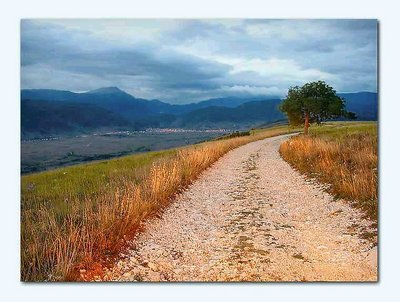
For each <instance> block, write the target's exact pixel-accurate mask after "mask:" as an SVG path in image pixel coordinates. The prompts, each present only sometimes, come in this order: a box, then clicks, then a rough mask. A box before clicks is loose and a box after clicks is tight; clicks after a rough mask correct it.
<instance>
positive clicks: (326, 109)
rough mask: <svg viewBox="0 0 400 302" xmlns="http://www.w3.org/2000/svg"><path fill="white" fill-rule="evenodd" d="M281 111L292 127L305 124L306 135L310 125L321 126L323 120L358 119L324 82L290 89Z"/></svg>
mask: <svg viewBox="0 0 400 302" xmlns="http://www.w3.org/2000/svg"><path fill="white" fill-rule="evenodd" d="M279 109H280V110H281V111H283V112H285V113H286V115H287V117H288V119H289V123H290V124H291V125H294V126H297V125H301V124H304V134H306V135H307V134H308V127H310V123H317V124H320V123H321V122H322V121H323V120H328V119H334V118H339V117H345V118H349V119H355V118H356V115H355V114H354V113H353V112H348V111H346V110H345V101H344V99H343V98H341V97H339V96H338V95H337V94H336V91H335V90H334V89H333V88H332V87H331V86H329V85H328V84H326V83H325V82H324V81H317V82H310V83H307V84H305V85H304V86H302V87H299V86H295V87H291V88H289V91H288V95H287V97H286V99H284V100H283V102H282V104H281V105H280V108H279Z"/></svg>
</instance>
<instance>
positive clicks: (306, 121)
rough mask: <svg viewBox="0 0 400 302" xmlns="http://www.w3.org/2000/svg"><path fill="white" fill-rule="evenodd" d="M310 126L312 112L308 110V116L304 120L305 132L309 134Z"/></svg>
mask: <svg viewBox="0 0 400 302" xmlns="http://www.w3.org/2000/svg"><path fill="white" fill-rule="evenodd" d="M308 127H310V113H309V112H306V118H305V121H304V134H305V135H308Z"/></svg>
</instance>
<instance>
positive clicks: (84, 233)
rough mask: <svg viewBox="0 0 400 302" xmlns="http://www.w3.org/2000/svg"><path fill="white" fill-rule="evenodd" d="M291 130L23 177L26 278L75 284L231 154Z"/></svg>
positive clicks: (23, 263) (256, 133)
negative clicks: (81, 272) (177, 196)
mask: <svg viewBox="0 0 400 302" xmlns="http://www.w3.org/2000/svg"><path fill="white" fill-rule="evenodd" d="M288 132H289V128H288V127H287V126H278V127H273V128H270V129H264V130H256V131H252V132H251V135H248V136H241V137H234V138H230V139H224V140H219V141H210V142H205V143H201V144H197V145H192V146H189V147H183V148H179V149H171V150H166V151H160V152H149V153H145V154H138V155H131V156H126V157H122V158H118V159H112V160H108V161H101V162H95V163H89V164H84V165H78V166H72V167H66V168H61V169H56V170H53V171H48V172H41V173H36V174H31V175H26V176H23V177H22V180H21V280H23V281H40V280H52V281H65V280H74V279H76V278H77V277H78V276H79V274H75V273H76V271H77V270H79V269H86V268H88V267H90V265H91V264H92V263H94V262H95V261H98V260H99V259H104V258H107V257H111V256H112V255H115V254H116V253H117V252H118V251H119V250H120V249H121V247H123V246H124V244H125V243H126V241H127V240H129V239H130V238H132V236H133V235H134V234H135V232H136V231H137V230H138V228H139V226H140V223H141V222H142V221H143V220H144V219H145V218H146V217H149V216H151V215H154V214H156V213H157V212H158V211H159V210H160V209H162V208H163V207H164V206H166V205H167V204H168V203H169V202H170V201H171V199H172V198H173V197H174V196H175V195H176V194H178V193H179V192H180V191H181V190H182V189H183V188H185V187H186V186H187V185H189V184H190V183H191V182H192V181H193V180H194V179H196V178H197V177H198V176H199V174H200V173H201V172H202V171H203V170H205V169H206V168H208V167H209V166H210V165H212V164H213V163H214V162H215V161H216V160H218V158H220V157H221V156H222V155H224V154H225V153H227V152H228V151H230V150H232V149H234V148H236V147H238V146H241V145H244V144H246V143H249V142H251V141H256V140H259V139H263V138H267V137H271V136H275V135H279V134H284V133H288Z"/></svg>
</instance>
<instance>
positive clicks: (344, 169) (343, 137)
mask: <svg viewBox="0 0 400 302" xmlns="http://www.w3.org/2000/svg"><path fill="white" fill-rule="evenodd" d="M377 136H378V135H377V124H376V122H363V123H360V122H346V123H345V122H342V123H329V124H326V125H324V126H321V127H318V126H315V127H312V128H310V136H309V137H305V136H303V135H300V136H298V137H294V138H292V139H290V140H289V141H287V142H285V143H283V144H282V145H281V147H280V153H281V155H282V157H283V158H284V159H285V160H286V161H287V162H289V163H290V164H291V165H292V166H294V167H295V168H296V169H298V170H299V171H300V172H302V173H305V174H307V175H309V176H311V177H315V178H316V179H318V180H319V181H322V182H324V183H327V184H330V189H329V191H330V192H331V193H333V194H335V195H336V196H338V197H340V198H344V199H346V200H350V201H352V202H353V204H354V205H355V206H357V207H360V208H362V209H363V210H364V211H365V212H366V214H367V215H368V216H369V217H370V218H371V219H373V220H377V210H378V184H377V182H378V170H377V165H378V137H377Z"/></svg>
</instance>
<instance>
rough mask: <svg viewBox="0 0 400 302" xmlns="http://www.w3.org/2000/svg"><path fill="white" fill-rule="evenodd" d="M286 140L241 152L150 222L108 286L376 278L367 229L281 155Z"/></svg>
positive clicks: (108, 275) (357, 214)
mask: <svg viewBox="0 0 400 302" xmlns="http://www.w3.org/2000/svg"><path fill="white" fill-rule="evenodd" d="M284 139H287V136H279V137H274V138H268V139H265V140H262V141H257V142H253V143H250V144H248V145H245V146H242V147H240V148H237V149H235V150H233V151H231V152H229V153H228V154H227V155H225V156H224V157H223V158H222V159H220V160H219V161H218V162H217V163H216V164H214V165H213V166H212V167H211V168H210V169H208V170H207V171H205V172H204V173H203V174H202V175H201V177H200V178H199V179H198V180H197V181H196V182H195V183H194V184H193V185H191V186H190V187H189V188H188V190H186V191H185V192H183V193H182V194H181V195H180V196H179V198H177V200H176V201H175V202H173V203H172V204H171V205H170V206H169V207H168V208H167V209H166V210H165V211H164V213H163V214H162V215H161V217H160V218H155V219H152V220H150V221H148V222H147V223H146V225H145V230H144V232H143V233H141V234H139V235H138V236H137V238H136V239H135V240H134V241H133V242H132V248H131V250H130V251H129V252H128V254H127V255H122V256H123V257H124V258H123V259H122V260H119V261H118V262H117V263H116V264H115V266H114V267H113V268H112V269H111V270H109V271H107V273H106V275H105V277H104V280H119V281H133V280H137V281H318V280H320V281H325V280H338V281H349V280H351V281H362V280H370V281H375V280H377V253H376V248H372V249H371V247H372V244H371V243H369V242H368V241H367V240H365V239H361V237H362V235H363V233H364V234H365V231H368V230H369V231H370V230H371V229H370V224H371V223H370V222H368V221H367V220H364V219H362V215H361V213H360V212H359V211H357V210H355V209H353V208H351V207H350V206H349V205H348V204H346V203H345V202H343V201H340V200H339V201H338V200H336V201H335V200H334V199H333V198H332V196H330V195H329V194H327V193H325V192H324V191H323V188H322V187H321V185H318V184H316V183H314V182H312V181H308V180H306V179H305V178H304V177H303V176H301V175H300V174H299V173H298V172H296V171H294V170H293V169H292V168H291V167H290V166H289V165H288V164H287V163H286V162H285V161H283V160H282V159H281V157H280V156H279V153H278V148H279V145H280V143H281V142H282V141H283V140H284Z"/></svg>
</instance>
